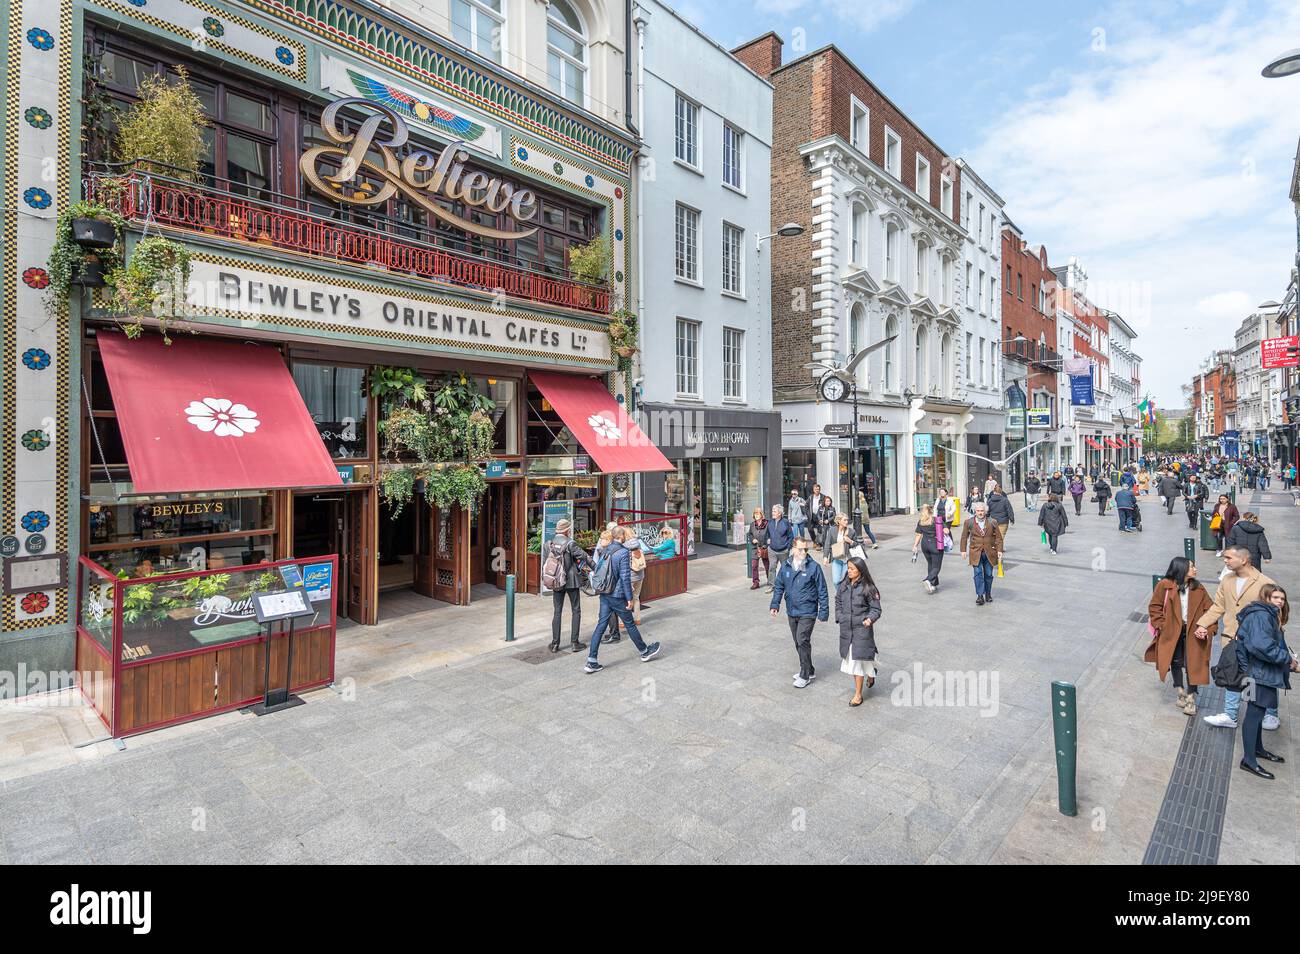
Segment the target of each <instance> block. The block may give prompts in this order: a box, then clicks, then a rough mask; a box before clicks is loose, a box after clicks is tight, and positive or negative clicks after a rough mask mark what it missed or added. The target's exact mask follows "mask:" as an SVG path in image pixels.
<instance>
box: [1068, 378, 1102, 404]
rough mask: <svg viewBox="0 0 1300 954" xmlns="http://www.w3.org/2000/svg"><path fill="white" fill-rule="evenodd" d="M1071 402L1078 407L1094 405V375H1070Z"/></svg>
mask: <svg viewBox="0 0 1300 954" xmlns="http://www.w3.org/2000/svg"><path fill="white" fill-rule="evenodd" d="M1070 403H1071V404H1073V405H1074V406H1076V407H1079V406H1083V405H1092V404H1095V403H1096V402H1095V401H1094V400H1093V397H1092V375H1091V374H1080V375H1073V374H1072V375H1070Z"/></svg>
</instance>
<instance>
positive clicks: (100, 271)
mask: <svg viewBox="0 0 1300 954" xmlns="http://www.w3.org/2000/svg"><path fill="white" fill-rule="evenodd" d="M68 284H69V285H76V286H77V287H78V288H103V287H104V284H105V282H104V263H103V262H102V261H100V260H99V259H98V258H96V257H94V256H91V257H89V258H86V259H84V260H83V261H80V262H78V263H76V264H75V265H74V266H73V272H72V277H71V278H70V279H69V280H68Z"/></svg>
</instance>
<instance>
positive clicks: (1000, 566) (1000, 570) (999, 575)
mask: <svg viewBox="0 0 1300 954" xmlns="http://www.w3.org/2000/svg"><path fill="white" fill-rule="evenodd" d="M1003 576H1004V574H1003V572H1002V561H1001V560H998V579H999V580H1000V579H1002V578H1003Z"/></svg>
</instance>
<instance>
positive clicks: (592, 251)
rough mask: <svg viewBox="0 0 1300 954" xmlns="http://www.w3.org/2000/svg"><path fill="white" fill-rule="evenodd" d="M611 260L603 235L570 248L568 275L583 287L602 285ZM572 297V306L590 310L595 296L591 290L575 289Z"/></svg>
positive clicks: (607, 244)
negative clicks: (573, 299)
mask: <svg viewBox="0 0 1300 954" xmlns="http://www.w3.org/2000/svg"><path fill="white" fill-rule="evenodd" d="M611 258H612V250H611V249H610V245H609V239H607V238H606V237H605V236H603V235H602V236H600V237H598V238H594V239H592V240H591V241H590V242H587V243H586V244H585V245H573V246H570V248H569V274H571V275H572V276H573V277H574V278H576V279H577V280H578V281H580V282H582V283H583V284H584V285H604V284H605V280H606V277H607V276H608V275H609V264H610V260H611ZM574 297H575V302H574V304H576V305H578V306H579V307H582V308H590V307H591V304H592V302H593V300H594V299H595V294H594V291H593V289H591V288H575V289H574Z"/></svg>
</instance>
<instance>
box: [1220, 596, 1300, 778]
mask: <svg viewBox="0 0 1300 954" xmlns="http://www.w3.org/2000/svg"><path fill="white" fill-rule="evenodd" d="M1259 595H1260V598H1259V599H1258V600H1257V601H1255V602H1253V603H1250V604H1249V605H1247V606H1246V607H1245V608H1243V609H1242V611H1241V612H1240V613H1239V614H1238V615H1237V639H1236V646H1234V647H1233V648H1234V649H1235V650H1236V657H1237V668H1238V669H1239V670H1240V672H1241V674H1242V675H1243V676H1245V677H1248V678H1249V679H1250V681H1251V683H1252V684H1253V686H1254V692H1253V693H1252V694H1251V697H1250V698H1249V699H1248V700H1247V701H1246V714H1245V716H1244V717H1243V719H1242V721H1241V741H1242V753H1241V754H1242V758H1241V763H1240V765H1239V766H1238V768H1240V769H1242V770H1243V771H1246V772H1249V773H1250V774H1251V775H1255V776H1258V777H1259V778H1262V779H1267V780H1269V781H1272V780H1273V779H1274V778H1276V776H1275V775H1274V774H1273V773H1272V772H1269V771H1266V770H1264V769H1262V768H1260V765H1259V759H1264V760H1265V761H1266V762H1277V763H1281V762H1284V761H1285V759H1283V758H1282V756H1280V755H1274V754H1273V753H1272V752H1270V751H1268V750H1267V749H1266V748H1264V746H1263V744H1262V741H1261V739H1260V729H1262V728H1263V727H1264V720H1265V719H1266V718H1267V717H1268V711H1269V709H1270V708H1272V709H1276V708H1277V704H1278V698H1277V691H1278V690H1279V689H1290V688H1291V677H1290V673H1292V672H1300V664H1297V662H1296V657H1295V654H1294V653H1292V652H1291V650H1290V648H1288V646H1287V644H1286V635H1285V634H1284V633H1283V631H1282V628H1283V627H1284V626H1286V623H1287V618H1288V617H1289V616H1290V615H1291V607H1290V605H1289V604H1288V603H1287V599H1286V590H1284V589H1282V587H1280V586H1278V585H1277V584H1276V583H1273V584H1269V585H1267V586H1265V587H1264V588H1263V589H1262V590H1261V591H1260V594H1259Z"/></svg>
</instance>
